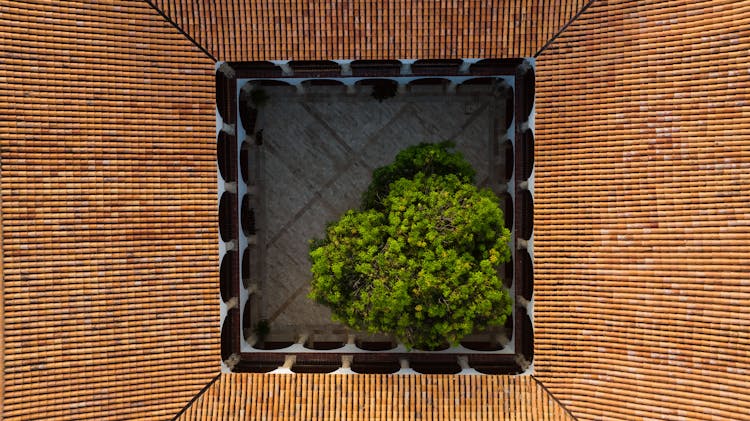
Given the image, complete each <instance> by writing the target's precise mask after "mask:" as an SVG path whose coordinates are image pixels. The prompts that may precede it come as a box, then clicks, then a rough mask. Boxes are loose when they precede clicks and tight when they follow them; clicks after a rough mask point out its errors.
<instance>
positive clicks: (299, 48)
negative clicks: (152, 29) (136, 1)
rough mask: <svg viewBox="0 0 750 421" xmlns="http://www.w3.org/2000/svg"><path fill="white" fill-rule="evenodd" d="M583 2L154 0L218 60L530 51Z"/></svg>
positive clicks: (447, 55)
mask: <svg viewBox="0 0 750 421" xmlns="http://www.w3.org/2000/svg"><path fill="white" fill-rule="evenodd" d="M585 3H586V2H585V1H584V0H555V1H552V0H483V1H476V0H461V1H452V0H437V1H434V0H431V1H414V0H403V1H372V0H349V1H335V2H331V1H325V0H284V1H281V0H261V1H248V0H218V1H217V0H211V1H208V0H197V1H193V2H185V1H179V0H154V1H153V4H154V5H156V6H157V7H158V8H159V9H160V10H161V11H163V13H164V14H165V15H166V16H167V17H168V18H169V19H170V20H171V21H172V22H174V23H175V24H176V25H177V26H178V27H179V28H181V29H182V30H183V31H185V33H187V34H189V35H190V36H191V37H192V38H193V39H195V40H196V41H197V43H198V44H200V45H202V46H204V47H205V48H206V50H207V51H208V52H210V54H211V55H213V56H214V57H215V58H216V59H218V60H223V61H248V60H289V59H297V60H323V59H360V58H361V59H392V58H422V57H428V58H485V57H493V58H505V57H512V58H515V57H529V56H533V55H534V54H535V53H536V52H537V51H539V49H540V48H541V47H542V46H543V45H544V44H545V43H546V42H547V41H548V40H549V39H550V38H552V37H553V36H554V35H555V34H556V33H557V32H558V31H559V29H560V28H562V27H563V25H565V24H566V23H567V22H569V21H570V20H571V18H572V17H573V16H574V15H575V14H576V13H577V12H578V11H579V10H580V9H581V8H582V7H583V5H584V4H585Z"/></svg>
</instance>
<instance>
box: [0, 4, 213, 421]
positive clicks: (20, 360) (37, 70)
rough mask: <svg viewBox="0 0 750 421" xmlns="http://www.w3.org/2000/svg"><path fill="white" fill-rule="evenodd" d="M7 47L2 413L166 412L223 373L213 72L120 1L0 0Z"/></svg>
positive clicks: (62, 416) (174, 36) (159, 415)
mask: <svg viewBox="0 0 750 421" xmlns="http://www.w3.org/2000/svg"><path fill="white" fill-rule="evenodd" d="M0 45H2V47H0V81H1V83H0V97H2V101H0V115H2V116H3V117H2V119H0V147H1V150H2V152H1V155H0V157H1V158H2V180H1V186H2V233H3V236H2V268H3V271H4V272H3V279H4V290H3V292H4V303H5V313H4V316H5V317H4V327H5V338H4V339H5V365H4V367H3V368H4V370H3V371H4V392H5V396H4V400H5V402H4V404H5V405H4V414H2V415H0V418H3V419H6V420H21V419H23V420H32V419H34V420H35V419H43V420H79V421H80V420H87V419H91V420H136V419H145V420H158V419H170V418H171V417H173V416H174V415H175V414H176V413H177V412H178V411H179V410H180V408H182V407H183V406H184V405H185V404H186V403H187V402H188V401H189V400H190V399H191V398H192V397H193V396H194V395H195V394H196V393H197V392H198V391H200V390H201V388H202V387H203V386H204V385H205V384H206V383H208V382H209V381H210V380H211V379H212V378H213V377H214V376H215V374H216V373H217V372H218V370H219V365H220V361H219V320H218V318H219V312H218V297H219V291H218V274H217V265H218V263H217V238H218V234H217V223H216V218H217V217H216V175H215V174H216V169H215V168H216V167H215V146H214V145H215V143H214V142H215V140H214V134H215V131H214V130H215V119H214V105H213V102H214V94H213V91H214V82H213V63H212V62H211V61H210V60H208V59H207V58H206V56H205V55H204V54H203V53H201V52H200V51H199V50H198V49H197V48H196V47H195V46H193V45H192V44H191V43H190V42H188V41H187V40H186V39H185V37H184V36H183V35H181V34H180V33H178V32H177V31H176V30H175V29H174V28H173V27H172V26H170V25H169V24H168V23H166V22H165V21H164V19H163V18H162V17H161V16H159V15H158V14H157V13H156V12H155V11H154V10H153V9H151V8H149V7H148V6H147V5H145V3H141V2H133V1H124V0H122V1H121V0H106V1H104V0H100V1H93V0H92V1H85V2H78V1H57V0H23V1H9V0H2V1H0Z"/></svg>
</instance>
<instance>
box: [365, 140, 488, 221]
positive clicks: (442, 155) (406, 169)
mask: <svg viewBox="0 0 750 421" xmlns="http://www.w3.org/2000/svg"><path fill="white" fill-rule="evenodd" d="M453 146H454V145H453V143H452V142H442V143H420V144H419V145H416V146H411V147H408V148H406V149H404V150H403V151H401V152H399V153H398V155H396V159H395V161H394V162H393V163H392V164H390V165H386V166H385V167H380V168H378V169H376V170H375V171H374V172H373V174H372V182H371V183H370V186H369V187H368V188H367V190H366V191H365V192H364V193H363V194H362V209H381V210H382V209H383V199H384V198H385V197H386V196H388V192H389V191H390V186H391V183H393V182H394V181H396V180H399V179H401V178H413V177H414V176H415V175H417V173H423V174H425V175H428V176H429V175H433V174H434V175H448V174H453V175H456V176H457V177H458V178H459V179H461V180H462V181H464V182H467V183H473V182H474V168H472V167H471V164H469V163H468V162H466V160H465V159H464V158H463V156H462V155H461V153H460V152H452V151H451V150H450V149H451V148H452V147H453Z"/></svg>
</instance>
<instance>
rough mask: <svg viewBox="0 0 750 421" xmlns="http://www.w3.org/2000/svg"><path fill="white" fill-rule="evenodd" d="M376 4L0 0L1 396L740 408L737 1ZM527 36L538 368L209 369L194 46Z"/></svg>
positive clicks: (561, 411) (312, 50)
mask: <svg viewBox="0 0 750 421" xmlns="http://www.w3.org/2000/svg"><path fill="white" fill-rule="evenodd" d="M584 3H585V4H584ZM331 4H333V7H332V6H331ZM378 6H379V7H376V6H375V5H373V4H372V2H369V1H364V0H362V1H356V0H351V1H348V2H346V1H344V2H338V3H330V2H322V1H312V2H308V1H302V0H299V1H295V0H289V1H283V2H281V1H260V2H255V1H239V0H236V1H230V0H224V1H221V0H216V1H213V0H212V1H210V2H209V1H193V2H185V1H179V2H178V1H166V0H164V1H156V0H155V1H148V2H147V1H129V0H87V1H75V0H69V1H68V0H66V1H57V0H0V98H2V101H0V115H1V116H2V118H0V187H1V188H2V195H1V196H0V209H1V211H2V212H0V230H1V231H0V238H2V259H0V270H2V284H1V285H0V287H1V288H0V289H1V290H2V294H3V299H2V300H0V317H2V320H1V321H2V323H0V361H2V368H3V369H2V371H1V372H0V418H2V419H7V420H88V419H90V420H137V419H143V420H159V419H161V420H166V419H172V418H173V417H175V416H177V415H178V414H181V418H182V419H205V420H213V419H221V418H220V417H222V416H223V417H226V419H237V418H241V417H242V416H243V415H242V414H244V416H245V417H246V418H247V419H253V418H260V417H263V416H265V417H267V418H269V419H271V418H273V417H278V418H283V417H284V416H286V415H287V414H289V416H292V415H291V414H294V415H297V414H300V417H301V416H302V415H301V414H305V415H310V417H309V418H313V416H318V415H319V414H322V415H320V416H319V418H320V419H325V418H331V417H328V415H329V414H332V413H326V412H321V411H324V410H330V408H331V405H339V408H344V407H345V408H347V410H349V409H348V408H350V407H351V408H352V409H351V410H350V412H347V414H349V415H351V416H352V417H356V416H361V417H362V418H369V419H372V418H375V419H377V418H378V417H379V418H382V419H394V418H395V419H398V417H402V418H407V419H416V417H417V414H419V415H420V416H423V417H433V418H434V419H447V418H450V417H452V416H455V417H456V418H459V419H461V418H460V417H464V418H466V419H482V418H481V417H482V416H484V417H485V418H486V419H508V420H510V419H517V420H532V419H533V420H538V419H542V420H544V419H549V420H557V419H567V418H566V417H570V418H571V419H577V420H599V419H618V420H637V419H674V420H680V419H686V420H719V419H720V420H750V399H748V394H747V389H748V386H750V381H749V380H748V379H750V315H749V314H750V313H749V312H748V311H747V309H748V308H750V275H749V274H750V263H748V262H749V261H748V259H747V256H749V255H750V205H749V204H750V177H748V174H750V153H749V152H748V151H750V129H749V128H750V113H748V100H749V99H750V78H749V77H748V61H749V60H750V59H749V58H748V55H747V51H748V49H750V38H748V33H747V29H746V28H747V27H748V24H749V23H750V0H691V1H686V0H639V1H635V0H593V1H587V2H584V1H563V0H555V1H552V0H549V1H548V0H515V1H511V0H503V1H500V0H497V1H482V2H479V1H469V0H462V1H436V2H432V1H431V2H419V1H393V2H384V3H383V4H380V5H378ZM581 11H583V12H582V13H580V16H579V15H578V14H579V12H581ZM571 19H573V21H572V22H570V21H571ZM569 22H570V24H569V25H568V23H569ZM560 29H563V31H562V33H561V34H560V35H559V36H556V34H557V33H558V32H559V30H560ZM181 31H182V32H181ZM550 40H551V41H552V42H551V43H549V45H547V44H548V42H549V41H550ZM545 46H546V48H545ZM540 50H543V51H541V54H538V53H539V52H540ZM537 54H538V57H537V62H536V65H537V70H536V73H537V77H536V81H537V86H536V117H535V120H536V131H535V137H536V139H535V147H536V151H535V156H536V170H535V175H534V177H535V183H534V185H535V193H534V201H535V204H534V205H535V206H534V211H535V213H534V214H535V220H534V230H535V232H534V240H533V246H534V252H535V253H534V273H535V288H534V296H535V298H534V307H533V316H534V324H535V343H534V345H535V359H534V371H535V375H534V376H533V377H528V376H527V377H502V376H499V377H492V376H485V377H450V376H427V375H426V376H404V377H402V376H374V375H351V376H337V375H329V376H325V375H302V374H297V375H254V374H219V372H220V355H219V354H220V350H219V291H218V273H217V272H218V270H217V266H218V261H217V253H218V252H217V243H218V232H217V231H218V228H217V217H216V212H217V209H216V207H217V206H216V191H217V185H216V164H215V158H216V157H215V153H216V152H215V151H216V149H215V133H216V132H215V105H214V93H215V92H214V90H215V85H214V76H213V75H214V65H215V62H214V60H260V59H292V58H294V59H331V58H394V57H396V58H441V57H449V58H452V57H470V58H474V57H515V56H532V55H537ZM339 387H340V388H341V389H339ZM500 390H502V394H500ZM277 391H278V394H277V393H276V392H277ZM282 391H283V393H282ZM477 393H478V394H479V395H477ZM272 396H273V397H272ZM292 396H293V397H294V399H291V397H292ZM263 398H267V400H265V401H264V402H267V403H266V406H263V403H261V404H260V405H259V404H258V402H259V401H260V400H262V399H263ZM388 399H393V400H394V401H395V402H396V406H386V403H387V402H388ZM418 402H419V405H423V404H424V405H425V406H424V408H425V409H424V410H417V409H415V408H416V405H418ZM412 404H413V405H415V406H414V407H411V406H409V405H412ZM268 405H271V406H270V407H269V406H268ZM427 405H429V408H428V407H427ZM495 405H497V406H495ZM334 408H335V406H334ZM357 408H362V409H360V410H356V409H357ZM472 408H475V409H476V411H474V410H473V409H472ZM495 408H497V412H496V413H493V414H494V416H493V417H490V416H489V411H490V410H494V409H495ZM463 409H467V411H466V412H461V411H462V410H463ZM394 410H395V411H396V412H395V413H394V412H388V411H394ZM401 410H403V413H402V412H399V411H401ZM243 411H244V412H243ZM255 411H258V412H255ZM368 411H369V412H368ZM451 411H453V412H451ZM568 411H569V412H568ZM248 414H253V416H250V415H248ZM256 415H257V416H256ZM545 417H546V418H545ZM333 418H336V417H335V416H333Z"/></svg>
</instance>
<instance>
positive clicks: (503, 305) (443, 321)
mask: <svg viewBox="0 0 750 421" xmlns="http://www.w3.org/2000/svg"><path fill="white" fill-rule="evenodd" d="M448 146H449V145H448V144H440V145H427V146H425V145H420V146H419V147H420V148H422V149H423V150H422V151H420V153H418V154H411V155H412V156H427V159H424V160H420V161H419V162H418V163H416V164H415V163H414V161H413V160H412V161H410V162H408V163H407V164H406V165H403V166H404V167H409V166H411V168H410V169H409V170H404V169H403V168H401V169H397V171H391V170H388V171H385V172H382V173H388V174H394V173H398V174H409V173H410V171H413V170H414V169H415V168H416V169H417V171H413V173H412V174H411V175H410V176H405V177H399V178H397V179H394V180H393V181H391V182H390V183H389V185H388V188H387V194H386V195H385V196H379V195H378V196H377V197H378V198H379V199H378V200H377V203H376V205H375V206H373V207H372V208H368V207H367V206H364V204H363V209H362V210H350V211H348V212H347V213H345V214H344V215H343V216H342V217H341V219H340V220H339V221H337V222H335V223H333V224H331V225H330V226H329V227H328V229H327V230H326V236H325V238H324V239H323V240H321V241H318V242H315V243H314V244H313V246H312V248H311V252H310V257H311V260H312V274H313V280H312V289H311V293H310V297H311V298H312V299H314V300H315V301H317V302H319V303H322V304H325V305H327V306H328V307H330V308H331V310H332V312H333V315H334V318H335V319H337V320H339V321H341V322H343V323H345V324H346V325H348V326H350V327H352V328H354V329H358V330H367V331H370V332H384V333H390V334H393V335H395V336H396V337H397V338H398V339H399V340H400V341H402V342H403V343H405V344H406V345H407V346H416V347H418V348H423V349H433V348H436V347H439V346H441V345H444V344H445V343H451V344H456V343H458V341H460V340H461V339H462V338H463V337H464V336H466V335H468V334H470V333H472V332H475V331H477V330H482V329H484V328H487V327H489V326H493V325H495V326H497V325H502V324H504V323H505V320H506V318H507V316H508V315H509V314H510V310H511V300H510V298H509V296H508V294H507V292H506V291H505V290H504V288H503V284H502V280H501V279H499V277H498V276H497V268H498V267H499V265H500V264H502V263H504V262H507V261H508V260H509V259H510V249H509V248H508V242H509V240H510V233H509V231H508V230H507V229H506V228H505V226H504V222H503V213H502V210H501V209H500V207H499V204H498V200H497V197H496V196H495V194H494V193H492V192H491V191H489V190H486V189H485V190H479V189H478V188H476V187H475V186H474V185H473V184H471V183H470V182H468V181H467V175H468V174H470V175H471V177H473V174H474V173H473V169H471V166H469V165H468V163H466V162H465V161H464V160H463V158H462V157H461V156H460V155H459V154H457V153H451V152H448V151H447V149H446V148H447V147H448ZM429 148H431V149H439V150H441V151H443V152H444V153H446V154H450V155H452V156H450V157H448V158H450V159H448V160H447V161H448V162H451V163H452V164H451V165H453V167H454V168H459V169H460V171H461V172H459V175H456V174H452V173H450V171H443V170H442V168H446V165H443V164H442V163H443V162H446V160H445V159H444V158H445V156H443V155H442V154H443V152H439V153H436V154H430V153H429V151H427V152H428V153H427V154H423V153H422V152H425V151H424V149H429ZM411 152H413V151H411ZM411 152H410V153H411ZM435 157H437V158H435ZM398 162H399V160H398V159H397V160H396V163H395V165H393V166H392V167H391V168H394V167H398ZM435 162H440V163H441V164H440V165H434V164H435ZM464 164H465V165H464ZM435 168H439V170H437V171H435V170H434V169H435ZM466 168H468V169H469V170H471V171H470V172H469V171H467V170H466ZM422 170H425V171H422ZM376 172H377V171H376ZM446 173H447V174H446ZM389 177H391V176H389ZM386 178H387V177H386ZM371 187H372V186H371Z"/></svg>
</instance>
